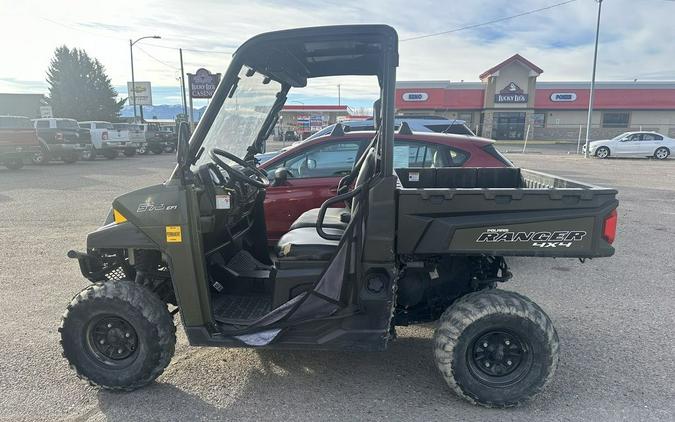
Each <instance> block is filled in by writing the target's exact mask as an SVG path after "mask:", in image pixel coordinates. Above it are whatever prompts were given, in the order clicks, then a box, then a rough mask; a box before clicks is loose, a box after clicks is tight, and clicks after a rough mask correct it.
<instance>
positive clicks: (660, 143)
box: [583, 132, 675, 160]
mask: <svg viewBox="0 0 675 422" xmlns="http://www.w3.org/2000/svg"><path fill="white" fill-rule="evenodd" d="M588 146H589V148H588V152H589V154H591V155H595V156H596V157H598V158H608V157H654V158H656V159H658V160H665V159H666V158H668V156H670V154H671V153H672V152H673V151H675V139H673V138H669V137H667V136H665V135H661V134H660V133H657V132H625V133H622V134H621V135H619V136H616V137H614V138H612V139H603V140H599V141H593V142H589V144H588ZM583 151H584V152H585V151H586V145H584V146H583Z"/></svg>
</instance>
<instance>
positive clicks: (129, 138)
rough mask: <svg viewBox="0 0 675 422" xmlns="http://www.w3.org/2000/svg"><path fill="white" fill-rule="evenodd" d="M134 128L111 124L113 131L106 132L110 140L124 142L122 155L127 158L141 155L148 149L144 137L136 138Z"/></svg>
mask: <svg viewBox="0 0 675 422" xmlns="http://www.w3.org/2000/svg"><path fill="white" fill-rule="evenodd" d="M135 126H136V125H134V124H131V123H113V129H114V130H112V131H108V133H109V134H110V139H113V140H114V139H117V140H119V141H122V142H126V145H127V147H126V148H125V149H124V155H126V156H127V157H133V156H134V155H136V153H137V152H138V153H139V154H143V153H145V151H146V150H147V148H148V145H147V144H148V143H147V142H146V141H145V136H143V135H142V136H137V134H136V131H135V130H134V127H135Z"/></svg>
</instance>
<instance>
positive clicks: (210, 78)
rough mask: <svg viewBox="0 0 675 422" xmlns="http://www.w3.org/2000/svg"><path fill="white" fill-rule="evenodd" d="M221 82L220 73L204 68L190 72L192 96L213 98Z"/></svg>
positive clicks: (189, 79) (189, 82) (189, 81)
mask: <svg viewBox="0 0 675 422" xmlns="http://www.w3.org/2000/svg"><path fill="white" fill-rule="evenodd" d="M219 82H220V73H211V72H209V71H208V70H206V69H204V68H200V69H197V71H196V72H195V73H194V75H193V74H191V73H188V84H189V86H190V97H192V98H211V97H213V93H214V92H215V91H216V88H217V87H218V83H219Z"/></svg>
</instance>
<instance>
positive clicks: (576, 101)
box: [396, 54, 675, 140]
mask: <svg viewBox="0 0 675 422" xmlns="http://www.w3.org/2000/svg"><path fill="white" fill-rule="evenodd" d="M543 72H544V71H543V70H542V69H541V68H539V67H538V66H536V65H535V64H534V63H532V62H530V61H529V60H527V59H525V58H524V57H522V56H521V55H519V54H515V55H513V56H511V57H509V58H508V59H506V60H504V61H503V62H501V63H499V64H497V65H496V66H494V67H492V68H490V69H488V70H486V71H485V72H483V73H482V74H481V75H479V79H480V82H464V81H462V82H450V81H402V82H398V83H397V85H396V108H397V113H402V114H425V115H428V114H436V115H441V116H444V117H447V118H451V119H452V118H456V119H461V120H465V121H466V122H467V125H469V126H470V127H471V128H472V129H474V130H475V131H476V132H478V133H480V134H481V135H483V136H486V137H491V138H494V139H524V137H525V135H526V133H527V132H528V127H529V139H541V140H564V139H574V140H576V139H577V137H578V134H579V132H580V126H581V131H582V132H584V133H585V126H586V118H587V110H588V101H589V94H590V83H588V82H538V81H537V78H538V77H539V76H540V75H541V74H542V73H543ZM593 103H594V104H593V108H594V112H593V116H592V123H591V136H592V138H594V139H597V138H604V137H610V136H615V135H616V134H618V133H621V132H625V131H629V130H656V131H659V132H662V133H664V134H666V135H668V134H669V135H670V136H675V81H663V82H655V81H631V82H596V92H595V98H594V101H593Z"/></svg>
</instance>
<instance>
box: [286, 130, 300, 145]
mask: <svg viewBox="0 0 675 422" xmlns="http://www.w3.org/2000/svg"><path fill="white" fill-rule="evenodd" d="M299 140H300V136H299V135H298V134H297V133H296V132H295V131H294V130H287V131H286V132H284V142H298V141H299Z"/></svg>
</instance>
